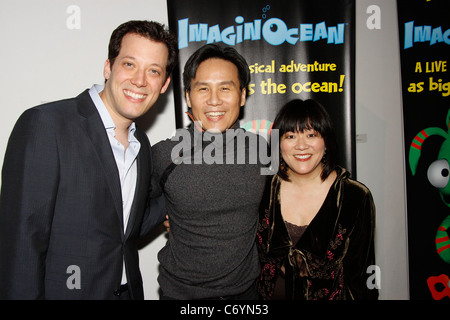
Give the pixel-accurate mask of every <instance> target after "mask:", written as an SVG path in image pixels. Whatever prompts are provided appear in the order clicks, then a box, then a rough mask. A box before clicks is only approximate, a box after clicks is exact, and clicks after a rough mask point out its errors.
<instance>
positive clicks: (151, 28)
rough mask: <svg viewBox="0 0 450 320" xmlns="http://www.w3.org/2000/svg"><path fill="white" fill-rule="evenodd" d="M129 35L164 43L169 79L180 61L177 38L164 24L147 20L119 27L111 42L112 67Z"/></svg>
mask: <svg viewBox="0 0 450 320" xmlns="http://www.w3.org/2000/svg"><path fill="white" fill-rule="evenodd" d="M128 33H135V34H138V35H140V36H142V37H145V38H147V39H149V40H152V41H155V42H161V43H164V44H165V45H166V46H167V49H168V51H169V57H168V59H167V66H166V77H168V76H169V75H170V74H171V73H172V71H173V69H174V68H175V65H176V64H177V61H178V42H177V37H176V36H175V34H173V33H172V32H171V31H170V30H168V29H166V28H165V26H164V25H163V24H160V23H159V22H155V21H147V20H131V21H128V22H125V23H123V24H121V25H120V26H118V27H117V28H116V29H115V30H114V31H113V33H112V34H111V38H110V40H109V46H108V59H109V61H110V64H111V66H112V65H113V64H114V61H115V59H116V58H117V56H118V55H119V51H120V46H121V44H122V39H123V37H124V36H125V35H127V34H128Z"/></svg>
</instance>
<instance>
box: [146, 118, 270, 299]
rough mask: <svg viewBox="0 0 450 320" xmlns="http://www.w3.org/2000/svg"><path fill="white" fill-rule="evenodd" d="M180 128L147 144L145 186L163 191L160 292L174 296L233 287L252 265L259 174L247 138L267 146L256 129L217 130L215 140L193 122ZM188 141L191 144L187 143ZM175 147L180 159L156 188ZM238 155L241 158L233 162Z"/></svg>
mask: <svg viewBox="0 0 450 320" xmlns="http://www.w3.org/2000/svg"><path fill="white" fill-rule="evenodd" d="M181 130H186V131H184V132H182V135H181V136H180V137H184V139H183V138H179V141H171V140H169V139H167V140H164V141H161V142H159V143H157V144H155V145H154V146H153V147H152V154H153V164H154V177H153V181H154V182H156V183H153V191H152V192H153V196H157V195H158V193H160V192H164V194H165V202H166V209H167V213H168V215H169V222H170V232H169V239H168V241H167V243H166V245H165V246H164V247H163V248H162V249H161V251H160V252H159V253H158V260H159V262H160V266H161V268H160V274H159V277H158V282H159V285H160V288H161V291H162V293H163V295H164V296H168V297H171V298H174V299H207V298H214V297H220V296H228V295H235V294H240V293H242V292H244V291H245V290H246V289H248V288H249V287H250V286H251V285H252V284H253V283H254V281H255V279H256V277H257V276H258V275H259V270H260V267H259V262H258V255H257V248H256V246H255V237H256V228H257V220H258V207H259V204H260V201H261V196H262V193H263V189H264V181H265V176H264V175H262V174H261V168H262V167H263V165H262V164H261V163H260V161H259V159H256V163H255V157H254V155H255V152H256V150H255V143H254V142H255V141H258V146H259V147H260V148H261V147H263V148H267V144H266V141H265V140H264V139H262V138H260V137H259V136H257V137H258V138H256V140H253V142H249V141H250V140H251V139H246V140H245V141H246V142H244V140H243V139H241V138H242V137H243V136H247V137H250V136H251V135H253V134H251V133H249V132H245V131H244V130H243V129H239V130H237V131H234V132H233V136H230V135H227V134H228V133H227V134H225V133H223V134H218V135H220V136H221V137H217V135H216V138H217V139H215V138H211V135H210V134H208V133H205V134H201V133H199V132H198V131H195V134H194V130H196V129H193V126H191V128H189V129H181ZM179 132H180V131H178V133H179ZM186 134H188V135H187V137H188V138H187V139H186ZM253 136H256V135H253ZM193 140H195V141H196V144H197V146H196V147H194V149H193V150H190V148H189V145H190V144H191V143H192V142H193ZM205 140H206V141H205ZM209 140H211V141H209ZM181 143H185V144H184V145H182V144H181ZM233 145H234V147H233ZM181 146H184V147H185V148H184V153H183V156H182V157H180V158H178V159H177V160H176V161H182V163H181V164H178V165H177V166H174V168H173V170H172V171H171V173H170V174H169V175H168V176H167V180H165V183H164V186H163V187H162V188H161V186H160V185H159V181H160V179H161V176H162V175H163V173H164V171H165V170H166V168H167V166H168V165H169V164H170V163H171V162H172V158H175V155H178V154H179V153H180V150H181V149H182V148H181ZM189 153H190V154H189ZM243 155H244V156H245V163H244V164H238V161H242V159H243V158H242V156H243ZM249 155H250V156H253V158H251V157H249ZM232 159H233V160H232ZM220 162H222V163H220Z"/></svg>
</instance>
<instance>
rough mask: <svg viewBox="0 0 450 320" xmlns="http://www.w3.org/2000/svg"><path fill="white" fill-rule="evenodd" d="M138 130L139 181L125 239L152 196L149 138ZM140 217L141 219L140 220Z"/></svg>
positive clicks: (137, 180) (137, 159)
mask: <svg viewBox="0 0 450 320" xmlns="http://www.w3.org/2000/svg"><path fill="white" fill-rule="evenodd" d="M144 135H145V133H142V132H141V131H140V130H139V129H138V128H136V131H135V137H136V139H137V140H138V141H139V142H140V144H141V148H140V150H139V153H138V155H137V158H136V166H137V179H136V191H135V193H134V199H133V205H132V206H131V212H130V217H129V219H128V225H127V230H125V238H128V237H129V236H130V234H131V232H132V230H133V229H134V225H135V223H136V221H138V220H140V216H141V215H142V214H143V212H144V207H143V205H145V204H146V201H145V200H146V197H147V196H148V195H149V194H150V192H149V190H148V188H149V181H150V171H151V168H150V167H149V163H150V160H149V159H151V156H150V148H149V147H148V142H147V137H146V136H144ZM138 217H139V219H138Z"/></svg>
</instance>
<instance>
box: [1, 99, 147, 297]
mask: <svg viewBox="0 0 450 320" xmlns="http://www.w3.org/2000/svg"><path fill="white" fill-rule="evenodd" d="M135 135H136V138H137V139H138V140H139V141H140V143H141V149H140V152H139V155H138V158H137V168H138V169H137V170H138V178H137V186H136V192H135V198H134V201H133V205H132V209H131V214H130V218H129V222H128V226H127V230H123V215H122V201H121V199H122V197H121V187H120V181H119V174H118V170H117V166H116V163H115V160H114V156H113V153H112V150H111V147H110V143H109V140H108V137H107V133H106V130H105V128H104V125H103V123H102V120H101V118H100V115H99V113H98V111H97V109H96V107H95V105H94V103H93V102H92V99H91V98H90V96H89V92H88V90H86V91H85V92H83V93H81V94H80V95H79V96H78V97H76V98H73V99H67V100H62V101H57V102H52V103H49V104H45V105H41V106H37V107H34V108H32V109H29V110H27V111H25V112H24V113H23V114H22V116H21V117H20V118H19V120H18V121H17V123H16V125H15V127H14V129H13V131H12V133H11V136H10V140H9V142H8V148H7V151H6V153H5V160H4V164H3V171H2V191H1V196H0V288H1V289H0V299H114V298H115V297H116V296H115V295H114V292H115V291H116V290H117V289H118V287H119V286H120V281H121V277H122V264H123V259H125V264H126V270H127V278H128V284H129V288H130V295H131V298H133V299H143V297H144V295H143V286H142V278H141V274H140V271H139V257H138V249H137V244H136V241H137V239H138V237H139V235H140V232H141V225H142V222H143V220H144V215H145V214H144V213H145V211H146V208H148V203H149V202H148V196H149V188H150V175H151V170H152V164H151V153H150V152H151V149H150V143H149V141H148V138H147V136H146V134H145V133H144V132H141V131H139V130H138V129H137V130H136V133H135ZM147 214H148V212H147ZM146 218H149V219H147V220H146V222H148V223H147V225H146V226H145V227H144V229H145V230H146V231H148V230H149V229H150V227H151V226H150V225H149V223H150V224H151V223H156V222H155V220H151V219H152V218H154V217H148V216H147V217H146ZM77 268H78V269H77ZM74 270H75V271H74ZM77 270H78V271H79V272H78V275H79V276H80V277H79V278H78V279H79V280H80V282H79V283H80V285H81V286H80V288H79V289H78V288H73V286H74V283H76V279H77V278H75V277H77V276H78V275H77V272H76V271H77ZM68 284H69V285H68Z"/></svg>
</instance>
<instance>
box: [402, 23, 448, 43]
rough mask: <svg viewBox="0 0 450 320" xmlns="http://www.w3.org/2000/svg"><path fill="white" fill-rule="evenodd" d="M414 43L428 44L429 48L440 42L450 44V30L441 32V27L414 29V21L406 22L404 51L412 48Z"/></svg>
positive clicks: (418, 27) (419, 27)
mask: <svg viewBox="0 0 450 320" xmlns="http://www.w3.org/2000/svg"><path fill="white" fill-rule="evenodd" d="M415 42H429V43H430V46H431V45H434V44H437V43H440V42H443V43H446V44H450V29H447V30H446V31H444V32H442V27H436V28H432V27H431V26H416V27H415V26H414V21H410V22H406V23H405V41H404V49H408V48H411V47H413V46H414V43H415Z"/></svg>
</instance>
